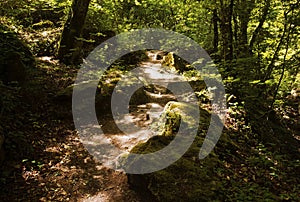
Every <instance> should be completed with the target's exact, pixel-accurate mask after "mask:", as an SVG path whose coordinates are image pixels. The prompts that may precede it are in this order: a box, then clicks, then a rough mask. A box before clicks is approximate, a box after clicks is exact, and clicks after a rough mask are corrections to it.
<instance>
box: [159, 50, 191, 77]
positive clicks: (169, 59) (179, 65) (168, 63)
mask: <svg viewBox="0 0 300 202" xmlns="http://www.w3.org/2000/svg"><path fill="white" fill-rule="evenodd" d="M161 64H162V66H164V67H166V68H168V69H171V70H172V69H175V70H177V71H179V72H181V73H182V72H184V71H187V70H190V69H192V68H191V67H190V65H189V64H188V62H187V61H185V60H184V59H182V58H180V57H179V56H177V55H175V54H174V53H173V52H170V53H168V54H167V55H165V56H164V57H163V59H162V61H161Z"/></svg>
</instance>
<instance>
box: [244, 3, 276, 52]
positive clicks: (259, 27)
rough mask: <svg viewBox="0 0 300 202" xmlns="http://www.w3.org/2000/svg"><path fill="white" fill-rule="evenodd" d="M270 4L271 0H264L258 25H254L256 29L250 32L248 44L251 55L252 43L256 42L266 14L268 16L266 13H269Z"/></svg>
mask: <svg viewBox="0 0 300 202" xmlns="http://www.w3.org/2000/svg"><path fill="white" fill-rule="evenodd" d="M270 5H271V0H266V1H265V6H264V8H263V11H262V16H261V18H260V20H259V24H258V26H257V27H256V29H255V30H254V32H253V34H252V37H251V40H250V44H249V52H250V54H251V55H253V46H254V44H255V43H256V40H257V37H258V36H259V34H260V31H261V29H262V27H263V25H264V23H265V21H266V19H267V16H268V13H269V10H270Z"/></svg>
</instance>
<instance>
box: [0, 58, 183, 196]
mask: <svg viewBox="0 0 300 202" xmlns="http://www.w3.org/2000/svg"><path fill="white" fill-rule="evenodd" d="M38 65H39V68H40V69H41V72H37V73H36V74H37V75H32V78H39V80H38V79H34V80H32V82H37V81H38V82H39V83H38V84H36V83H34V84H32V85H34V86H36V87H35V88H37V89H36V93H34V94H32V93H31V94H28V95H27V94H26V92H24V94H25V95H24V100H27V101H26V102H27V103H26V105H24V108H23V109H22V110H19V111H18V113H19V114H18V118H19V119H20V120H19V121H20V122H21V123H22V124H21V125H19V127H22V128H18V130H20V131H24V134H25V135H26V138H27V142H28V143H30V146H32V150H30V151H26V153H24V154H23V156H25V157H24V158H23V159H18V158H13V157H11V158H10V159H8V160H7V161H6V164H5V165H3V167H2V168H1V169H2V171H3V172H5V176H7V177H6V178H5V179H4V180H3V182H2V181H1V183H0V189H1V192H0V198H1V201H145V197H144V196H143V195H144V194H143V193H136V192H134V191H133V190H131V189H130V187H129V185H128V182H127V176H126V174H124V173H123V172H119V171H115V170H113V169H110V168H108V167H107V166H106V165H105V164H106V163H109V162H110V161H111V160H112V159H110V157H109V156H108V157H105V158H106V161H98V160H96V159H95V158H94V157H93V156H92V155H91V154H90V153H88V152H87V150H86V149H85V148H84V146H83V144H82V141H81V140H80V139H79V137H78V133H77V132H76V130H75V129H74V124H73V119H72V111H71V106H70V103H69V101H67V102H62V101H55V100H53V95H54V94H55V92H56V91H57V89H59V88H61V86H67V85H70V84H71V83H72V80H66V81H64V80H62V78H61V77H62V75H64V74H66V73H68V74H70V72H71V71H73V70H72V69H68V68H67V67H65V68H62V67H60V66H59V68H57V67H58V65H59V64H57V63H55V62H53V61H50V60H49V61H41V60H40V61H39V64H38ZM139 70H140V72H138V74H139V75H138V77H139V78H140V79H141V80H148V82H149V83H151V82H150V81H153V80H155V81H156V82H157V83H158V84H160V85H155V86H152V87H151V88H150V89H146V91H145V93H146V95H147V97H148V98H149V99H148V100H147V102H144V103H139V104H134V103H133V104H131V105H130V107H129V113H128V114H125V115H124V116H123V117H122V118H121V119H119V120H118V121H121V122H122V121H123V124H121V125H123V126H124V128H125V133H124V131H120V129H119V128H118V127H117V126H116V124H115V122H114V121H113V119H112V117H111V116H110V115H109V114H102V115H101V117H100V120H99V122H100V124H101V125H102V129H103V131H104V132H105V134H106V137H108V138H107V142H105V143H104V145H111V144H114V145H115V146H117V147H118V148H119V149H121V150H122V152H128V151H130V150H131V148H132V147H134V146H135V145H136V144H137V143H138V142H140V141H146V140H147V139H148V138H150V137H151V136H152V135H153V133H152V132H151V130H148V129H149V126H150V125H151V124H152V123H154V122H155V121H156V120H157V119H158V117H159V116H160V114H161V113H162V111H163V109H164V105H165V104H166V103H167V102H168V101H170V100H175V97H174V95H173V94H172V93H171V92H169V91H167V90H166V89H165V88H162V87H161V86H166V85H167V83H170V82H174V81H177V80H178V79H176V76H175V77H173V78H172V77H168V76H167V75H168V74H167V72H166V71H165V70H163V69H162V68H161V65H160V63H159V61H156V60H152V61H151V60H150V61H147V62H145V63H142V64H141V65H140V69H139ZM74 73H76V72H74ZM60 82H63V83H60ZM68 83H69V84H68ZM179 83H180V82H179ZM119 124H120V123H119ZM132 124H133V125H135V126H136V127H137V128H138V130H135V131H134V130H133V131H131V132H128V130H129V129H132V127H130V126H132ZM98 127H99V126H98ZM22 147H26V148H27V146H22ZM21 149H22V148H18V149H17V150H16V152H18V150H21ZM1 180H2V179H1ZM140 195H142V196H140Z"/></svg>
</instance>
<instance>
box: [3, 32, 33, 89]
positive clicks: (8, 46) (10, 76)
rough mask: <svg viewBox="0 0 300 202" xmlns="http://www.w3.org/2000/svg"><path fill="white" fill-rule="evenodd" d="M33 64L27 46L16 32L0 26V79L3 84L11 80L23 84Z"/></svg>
mask: <svg viewBox="0 0 300 202" xmlns="http://www.w3.org/2000/svg"><path fill="white" fill-rule="evenodd" d="M34 65H35V61H34V57H33V55H32V53H31V52H30V50H29V47H28V46H27V45H26V44H25V43H23V42H22V41H21V40H20V39H19V38H18V36H17V34H16V33H14V32H12V31H10V30H9V29H8V28H6V27H3V26H0V80H1V81H3V82H4V83H5V84H7V83H10V82H13V81H17V82H18V83H19V84H23V83H24V81H25V80H26V74H27V71H28V70H29V69H30V68H32V67H33V66H34Z"/></svg>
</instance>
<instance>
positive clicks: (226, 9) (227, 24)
mask: <svg viewBox="0 0 300 202" xmlns="http://www.w3.org/2000/svg"><path fill="white" fill-rule="evenodd" d="M220 5H221V11H220V31H221V36H222V42H223V44H222V45H223V51H222V55H223V59H224V60H225V61H226V60H232V59H233V31H232V15H233V6H234V0H230V3H229V5H226V4H224V2H223V0H220Z"/></svg>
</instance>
